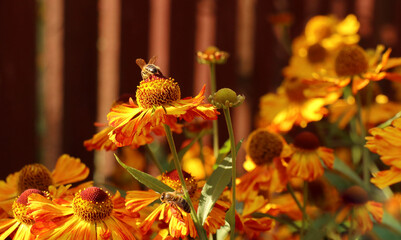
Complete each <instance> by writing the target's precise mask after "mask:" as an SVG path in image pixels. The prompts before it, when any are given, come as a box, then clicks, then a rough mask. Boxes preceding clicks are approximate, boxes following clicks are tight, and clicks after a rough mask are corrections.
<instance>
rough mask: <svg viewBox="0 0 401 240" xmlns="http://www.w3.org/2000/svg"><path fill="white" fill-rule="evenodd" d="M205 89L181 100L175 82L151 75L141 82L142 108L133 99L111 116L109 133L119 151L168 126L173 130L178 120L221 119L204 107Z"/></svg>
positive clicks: (108, 116) (138, 92)
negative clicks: (197, 118)
mask: <svg viewBox="0 0 401 240" xmlns="http://www.w3.org/2000/svg"><path fill="white" fill-rule="evenodd" d="M204 92H205V87H203V88H202V90H201V91H200V93H199V94H198V95H197V96H196V97H194V98H191V97H188V98H183V99H181V91H180V88H179V86H178V84H177V83H176V82H174V79H171V78H169V79H165V78H161V77H158V76H154V75H151V76H150V77H149V78H148V79H146V80H143V81H141V83H140V85H139V86H138V89H137V92H136V100H137V102H138V105H137V104H135V103H134V101H133V100H132V98H130V100H129V103H128V104H120V105H117V106H115V107H113V108H112V109H111V111H110V113H109V114H108V115H107V118H108V120H109V125H110V126H112V127H114V129H113V130H112V131H111V132H110V133H109V137H110V140H112V141H113V142H114V143H115V144H116V145H117V146H118V147H122V146H128V145H132V144H133V143H135V142H138V141H140V140H141V139H142V138H143V137H144V136H148V135H149V134H150V132H152V131H154V130H155V129H156V128H158V127H163V125H164V124H167V125H169V126H170V127H171V128H172V129H173V130H174V128H176V126H177V124H176V123H177V118H182V119H184V120H185V121H187V122H189V121H192V120H193V119H194V118H195V117H198V116H199V117H202V118H203V119H210V120H212V119H217V115H218V112H217V110H216V109H215V108H214V107H213V106H212V105H211V104H205V103H203V100H204V98H205V97H204V96H203V94H204Z"/></svg>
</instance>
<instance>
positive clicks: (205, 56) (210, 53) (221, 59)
mask: <svg viewBox="0 0 401 240" xmlns="http://www.w3.org/2000/svg"><path fill="white" fill-rule="evenodd" d="M197 55H198V62H199V63H201V64H211V63H217V64H223V63H225V62H226V61H227V59H228V57H229V54H228V53H227V52H224V51H220V50H219V49H218V48H217V47H215V46H210V47H208V48H206V50H205V51H203V52H201V51H199V52H198V53H197Z"/></svg>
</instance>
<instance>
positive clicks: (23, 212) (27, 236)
mask: <svg viewBox="0 0 401 240" xmlns="http://www.w3.org/2000/svg"><path fill="white" fill-rule="evenodd" d="M33 193H35V194H40V195H42V196H46V193H44V192H43V191H40V190H38V189H27V190H25V191H24V192H22V193H21V195H20V196H19V197H18V198H16V199H15V200H14V202H13V205H12V213H13V214H12V216H13V217H8V218H4V219H1V220H0V238H1V239H6V238H7V237H9V236H13V239H22V240H34V239H36V236H35V235H34V234H32V233H31V227H32V225H33V224H34V223H35V221H34V219H33V218H32V217H31V216H29V215H28V213H27V211H28V197H29V195H31V194H33Z"/></svg>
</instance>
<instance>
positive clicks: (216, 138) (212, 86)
mask: <svg viewBox="0 0 401 240" xmlns="http://www.w3.org/2000/svg"><path fill="white" fill-rule="evenodd" d="M209 66H210V91H211V95H213V94H214V93H215V92H216V64H215V63H210V64H209ZM218 123H219V122H218V121H217V120H214V121H213V154H214V157H215V158H216V159H217V156H219V125H218Z"/></svg>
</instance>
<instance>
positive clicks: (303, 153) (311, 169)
mask: <svg viewBox="0 0 401 240" xmlns="http://www.w3.org/2000/svg"><path fill="white" fill-rule="evenodd" d="M291 148H292V150H293V154H292V155H291V157H290V158H289V162H288V166H287V173H288V174H289V175H290V176H292V177H299V178H302V179H304V180H306V181H309V182H310V181H313V180H315V179H317V178H318V177H321V176H322V175H323V173H324V168H323V165H322V163H321V162H320V161H322V162H323V163H324V164H325V165H326V166H327V167H329V168H332V167H333V164H334V154H333V150H332V149H329V148H326V147H321V146H320V142H319V139H318V138H317V137H316V136H315V135H314V134H313V133H311V132H302V133H300V134H298V135H297V136H296V137H295V139H294V143H293V144H291Z"/></svg>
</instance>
